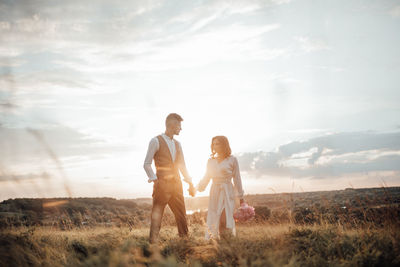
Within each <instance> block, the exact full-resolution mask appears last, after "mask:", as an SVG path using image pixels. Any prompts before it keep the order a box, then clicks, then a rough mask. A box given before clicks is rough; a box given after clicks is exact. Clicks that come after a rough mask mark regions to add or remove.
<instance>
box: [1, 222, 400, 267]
mask: <svg viewBox="0 0 400 267" xmlns="http://www.w3.org/2000/svg"><path fill="white" fill-rule="evenodd" d="M204 230H205V228H204V226H201V225H197V224H194V225H191V227H190V234H191V236H190V237H189V238H188V239H179V238H177V232H176V229H175V227H173V226H165V227H163V228H162V230H161V243H160V245H159V247H158V248H154V247H151V246H150V245H149V243H148V240H147V239H148V231H149V230H148V228H136V229H129V228H128V227H123V228H119V227H95V228H87V229H73V230H68V231H65V230H64V231H63V230H57V229H51V228H48V227H19V228H14V229H8V230H3V231H2V232H1V233H0V242H1V246H0V266H132V265H138V266H140V265H142V266H185V265H189V266H396V265H397V266H398V265H399V264H400V245H399V242H400V231H399V228H398V227H396V226H394V225H392V226H391V227H387V228H375V227H358V228H351V229H346V228H344V227H342V226H340V225H333V224H325V225H323V224H322V225H306V226H299V225H294V224H283V225H270V224H263V223H257V224H252V225H238V229H237V232H238V235H237V237H229V236H228V237H225V238H223V239H221V240H220V241H205V240H204V239H203V235H204Z"/></svg>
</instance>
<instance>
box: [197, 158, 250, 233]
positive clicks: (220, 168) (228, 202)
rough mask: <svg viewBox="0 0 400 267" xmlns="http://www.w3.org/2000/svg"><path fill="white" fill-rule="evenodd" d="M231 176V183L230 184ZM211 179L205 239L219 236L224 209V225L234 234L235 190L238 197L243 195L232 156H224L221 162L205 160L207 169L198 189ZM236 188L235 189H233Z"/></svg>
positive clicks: (211, 159) (201, 189) (236, 162)
mask: <svg viewBox="0 0 400 267" xmlns="http://www.w3.org/2000/svg"><path fill="white" fill-rule="evenodd" d="M232 178H233V183H234V185H233V184H232ZM211 179H212V185H211V189H210V199H209V203H208V213H207V227H208V229H207V231H206V234H205V238H206V239H210V238H211V237H215V238H217V237H218V236H219V221H220V217H221V214H222V211H223V210H224V209H225V215H226V227H227V228H230V229H232V233H233V234H234V235H236V229H235V220H234V219H233V212H234V209H235V191H236V195H237V197H239V198H242V197H243V194H244V192H243V188H242V179H241V177H240V171H239V163H238V161H237V159H236V157H234V156H229V157H227V158H225V159H224V160H223V161H222V162H218V161H217V159H213V158H210V159H209V160H208V162H207V171H206V174H205V175H204V177H203V179H202V180H201V181H200V182H199V184H198V185H197V190H198V191H200V192H201V191H204V190H205V189H206V187H207V185H208V183H209V182H210V180H211ZM235 189H236V190H235Z"/></svg>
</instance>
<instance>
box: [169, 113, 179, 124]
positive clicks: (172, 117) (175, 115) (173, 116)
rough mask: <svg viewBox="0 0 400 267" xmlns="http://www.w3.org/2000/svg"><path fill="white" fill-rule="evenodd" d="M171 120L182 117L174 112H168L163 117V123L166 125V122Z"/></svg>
mask: <svg viewBox="0 0 400 267" xmlns="http://www.w3.org/2000/svg"><path fill="white" fill-rule="evenodd" d="M171 120H177V121H183V119H182V117H181V116H180V115H179V114H176V113H170V114H168V116H167V118H166V119H165V125H168V122H169V121H171Z"/></svg>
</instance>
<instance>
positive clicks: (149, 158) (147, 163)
mask: <svg viewBox="0 0 400 267" xmlns="http://www.w3.org/2000/svg"><path fill="white" fill-rule="evenodd" d="M158 149H159V144H158V140H157V138H156V137H155V138H153V139H151V140H150V143H149V147H148V149H147V154H146V158H145V159H144V164H143V168H144V170H145V171H146V174H147V177H148V178H149V180H148V182H151V181H155V180H157V176H156V174H155V173H154V171H153V168H152V167H151V164H152V162H153V158H154V154H155V153H156V152H157V151H158Z"/></svg>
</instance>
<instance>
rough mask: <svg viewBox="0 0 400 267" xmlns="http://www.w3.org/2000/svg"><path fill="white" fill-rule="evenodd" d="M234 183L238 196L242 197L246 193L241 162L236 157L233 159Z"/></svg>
mask: <svg viewBox="0 0 400 267" xmlns="http://www.w3.org/2000/svg"><path fill="white" fill-rule="evenodd" d="M232 176H233V183H234V184H235V188H236V190H237V196H238V197H239V198H242V197H243V195H244V191H243V186H242V178H241V177H240V170H239V162H238V160H237V158H236V157H235V158H234V160H233V171H232Z"/></svg>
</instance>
